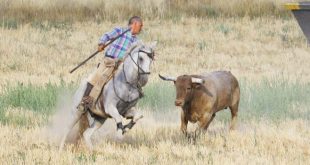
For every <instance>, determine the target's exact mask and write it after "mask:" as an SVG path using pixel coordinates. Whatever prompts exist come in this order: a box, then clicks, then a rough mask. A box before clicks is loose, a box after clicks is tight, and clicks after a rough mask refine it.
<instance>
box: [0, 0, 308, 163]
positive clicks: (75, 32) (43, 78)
mask: <svg viewBox="0 0 310 165" xmlns="http://www.w3.org/2000/svg"><path fill="white" fill-rule="evenodd" d="M24 2H30V0H28V1H24ZM31 2H33V3H27V4H26V6H25V10H26V11H25V12H27V10H28V8H27V5H29V6H31V5H34V6H35V7H34V9H32V8H30V7H29V8H30V9H29V11H36V10H39V9H40V10H41V9H42V10H43V9H44V7H45V6H48V5H46V3H51V6H52V4H54V3H55V4H58V2H60V1H57V3H56V1H51V2H50V1H40V3H34V1H31ZM61 2H64V3H65V1H61ZM76 2H77V3H76V4H77V6H78V5H80V4H81V3H82V1H76ZM117 2H118V1H115V3H117ZM147 2H148V3H149V4H151V3H158V4H159V5H160V4H161V3H160V1H155V2H153V1H147ZM163 2H164V1H163ZM165 2H166V1H165ZM176 2H177V1H176ZM178 2H180V6H183V7H184V5H182V4H183V3H185V2H183V1H178ZM204 2H206V3H211V2H212V5H214V6H216V5H218V6H222V7H223V6H224V5H221V3H223V1H204ZM232 2H239V3H241V2H246V1H245V0H244V1H241V0H240V1H238V0H236V1H232ZM250 2H252V4H255V3H263V2H266V3H267V2H270V1H269V0H264V1H250ZM273 2H275V3H277V4H279V3H280V2H282V1H273ZM1 3H2V4H3V3H10V4H11V5H9V7H11V8H10V9H12V6H14V4H15V5H17V4H18V3H17V2H16V1H1ZM66 3H68V4H69V5H70V3H71V2H66ZM96 3H99V2H98V1H91V2H89V3H88V4H87V5H94V8H96ZM102 3H103V2H102ZM107 3H109V5H113V3H114V1H113V2H112V1H111V2H107ZM148 3H147V4H148ZM195 3H196V1H194V2H193V5H194V4H195ZM232 4H234V3H232ZM175 5H178V3H176V4H175ZM0 6H1V8H5V7H7V6H5V7H4V6H3V5H0ZM230 7H231V8H233V7H232V6H230ZM241 7H242V6H241ZM15 8H16V9H15V10H12V11H10V12H11V14H12V15H10V16H14V17H15V16H16V18H18V16H17V15H18V14H19V13H17V14H16V13H15V15H14V12H16V11H17V10H18V9H19V8H18V5H17V7H15ZM64 8H65V7H64ZM227 8H229V6H227ZM56 9H57V8H56ZM73 9H75V8H73ZM159 9H162V10H163V13H164V12H165V8H162V6H159V7H157V9H156V10H155V11H156V12H158V14H157V15H156V14H155V16H154V17H150V18H156V19H154V20H151V19H149V20H146V21H145V28H144V31H143V33H142V34H141V35H140V37H141V38H142V39H143V40H145V41H152V40H158V41H159V45H158V47H157V51H156V61H155V63H154V65H153V68H152V75H151V79H150V84H153V83H157V82H158V81H160V80H159V79H158V78H157V74H158V73H162V74H165V75H174V76H176V75H180V74H186V73H201V72H205V71H213V70H230V71H232V73H233V74H235V75H236V77H237V78H238V79H243V80H246V81H247V82H260V80H261V79H263V78H266V77H267V78H275V79H277V78H278V77H285V78H287V80H288V81H301V82H302V83H309V82H310V81H309V80H310V68H309V63H308V61H310V49H309V47H307V45H306V40H305V38H304V36H303V34H302V32H301V30H300V29H299V27H298V25H297V23H296V21H295V20H293V19H282V18H270V17H264V16H263V17H258V18H251V17H248V16H246V17H237V18H236V17H235V18H234V17H230V18H224V17H217V18H212V17H208V18H204V19H201V18H198V17H179V18H178V20H175V19H171V20H170V19H167V20H163V19H159V18H161V16H160V12H159ZM44 10H45V9H44ZM46 10H47V9H46ZM141 10H142V9H141ZM157 10H158V11H157ZM182 10H183V9H182ZM184 10H186V9H184ZM64 11H65V10H64ZM78 11H79V10H77V12H78ZM125 11H126V10H125ZM143 11H144V9H143ZM147 11H148V12H150V13H149V14H150V15H152V14H154V13H152V12H153V10H146V9H145V11H144V12H147ZM223 11H228V10H226V9H225V10H223ZM10 12H9V13H10ZM9 13H8V15H9ZM129 13H130V12H129ZM142 13H143V12H142ZM61 14H62V13H61V12H60V15H61ZM82 14H83V13H82ZM127 14H128V13H127ZM143 14H146V13H143ZM146 15H147V14H146ZM267 15H268V14H267ZM43 17H44V15H42V18H43ZM51 17H55V18H56V19H58V17H57V15H51ZM80 17H81V18H82V19H84V17H83V16H80ZM119 17H120V20H122V19H121V18H123V17H122V16H119ZM59 18H63V17H59ZM64 18H65V17H64ZM120 24H123V25H125V24H126V21H119V22H117V23H114V22H111V21H103V22H92V21H89V22H88V21H85V22H75V23H68V22H62V23H59V22H58V23H57V22H49V21H46V22H44V21H43V22H31V23H26V24H22V25H20V26H18V27H16V29H14V28H13V29H10V28H4V27H2V28H1V29H0V43H1V44H0V59H1V60H0V70H1V72H0V75H1V79H0V89H4V88H5V87H6V86H7V84H10V85H13V86H14V84H16V83H18V82H21V83H24V84H27V83H32V84H34V85H37V86H41V85H44V84H46V83H47V82H52V83H60V82H61V81H62V80H63V81H64V82H66V83H70V82H75V83H77V82H79V81H80V80H81V78H82V77H84V76H86V75H87V73H88V72H90V71H91V69H92V68H93V67H94V66H95V65H96V63H97V62H98V61H100V59H101V58H102V55H98V56H97V57H96V58H95V59H93V60H91V61H90V62H89V63H87V64H86V65H85V66H83V67H82V68H80V69H79V70H77V71H76V72H74V74H69V70H70V69H72V68H73V67H74V66H76V65H77V64H78V63H79V62H80V61H82V60H83V59H85V58H86V57H88V55H89V54H90V53H92V52H93V51H95V50H96V45H97V41H98V39H99V37H100V36H101V35H102V33H104V32H106V31H108V30H110V29H111V28H112V27H114V26H116V25H120ZM1 91H2V90H1ZM0 93H1V92H0ZM254 101H255V100H254ZM0 103H1V102H0ZM308 107H309V106H307V105H303V104H299V103H296V104H293V105H292V110H291V111H292V112H293V111H294V112H296V113H299V112H300V113H303V114H305V115H309V108H308ZM142 111H143V113H144V115H145V116H146V117H145V118H144V119H143V120H142V121H141V122H140V123H138V124H137V127H135V128H134V129H133V130H132V131H131V132H129V134H128V135H126V138H125V140H124V142H121V143H119V142H116V141H115V140H113V138H112V137H113V131H114V129H115V124H114V123H113V122H111V121H110V124H109V123H108V125H106V126H105V128H107V129H108V130H109V131H110V132H108V134H107V135H106V134H105V133H102V132H99V133H97V134H96V135H95V137H94V140H95V141H96V144H97V146H96V149H95V151H94V152H90V151H87V149H85V148H84V146H83V145H81V146H80V147H78V148H74V147H72V146H71V147H70V146H68V148H67V149H66V151H64V152H63V153H61V154H59V153H58V146H57V145H56V144H54V143H52V142H50V141H49V140H48V139H47V138H46V136H45V133H46V132H45V129H44V128H42V127H41V124H42V123H43V122H44V120H45V119H46V116H45V114H42V113H35V112H33V111H31V110H28V109H23V108H11V107H10V108H9V109H7V110H6V113H4V115H6V116H7V117H10V116H12V118H15V119H17V120H18V121H19V120H21V121H23V120H22V119H26V120H25V124H26V126H24V127H20V126H18V125H14V124H8V125H0V132H1V133H0V139H2V140H1V141H0V146H1V149H0V161H1V163H2V164H12V163H15V164H36V163H37V164H47V163H49V164H93V163H96V164H102V163H104V164H128V163H130V164H193V163H195V164H295V163H297V164H307V162H309V161H310V159H309V158H310V150H309V148H310V141H309V136H310V129H309V121H308V120H305V119H292V118H287V119H285V120H283V121H280V122H278V123H274V122H271V121H268V120H261V121H257V120H255V121H249V120H239V126H238V128H237V130H236V131H234V132H228V125H229V123H227V122H225V120H224V121H223V120H219V119H217V118H216V119H215V121H213V122H212V124H211V126H210V129H209V131H208V132H207V133H206V134H205V135H202V136H201V137H200V138H199V139H198V140H197V142H196V144H191V143H189V142H188V141H187V140H186V139H185V138H184V137H183V136H182V135H181V134H180V131H179V113H178V111H176V110H175V109H174V110H173V111H171V110H167V112H164V113H163V112H162V111H157V112H156V113H152V112H151V111H152V110H144V109H143V110H142ZM245 111H246V110H240V113H244V112H245ZM158 115H159V117H158ZM226 118H229V113H228V114H227V113H226ZM192 127H193V126H192ZM192 127H191V128H192ZM101 131H103V130H101Z"/></svg>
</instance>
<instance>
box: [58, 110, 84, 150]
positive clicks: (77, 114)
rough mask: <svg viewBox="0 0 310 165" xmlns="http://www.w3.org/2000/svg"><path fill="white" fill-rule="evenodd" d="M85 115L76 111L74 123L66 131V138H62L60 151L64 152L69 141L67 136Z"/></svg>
mask: <svg viewBox="0 0 310 165" xmlns="http://www.w3.org/2000/svg"><path fill="white" fill-rule="evenodd" d="M83 113H85V112H84V111H80V110H78V111H76V112H75V113H74V116H73V119H72V121H71V122H70V123H69V125H68V127H67V129H66V131H65V134H64V136H63V137H62V139H61V143H60V148H59V151H62V149H63V147H64V145H65V142H66V139H67V136H68V134H69V133H70V131H71V130H72V128H73V127H74V125H75V124H76V123H77V122H78V121H79V119H80V118H81V116H82V115H83Z"/></svg>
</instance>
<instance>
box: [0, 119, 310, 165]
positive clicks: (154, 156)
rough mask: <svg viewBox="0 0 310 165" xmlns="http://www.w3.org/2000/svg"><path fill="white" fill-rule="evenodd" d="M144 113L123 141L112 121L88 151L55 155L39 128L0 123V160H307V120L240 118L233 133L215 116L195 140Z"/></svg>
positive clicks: (71, 149)
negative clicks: (115, 133)
mask: <svg viewBox="0 0 310 165" xmlns="http://www.w3.org/2000/svg"><path fill="white" fill-rule="evenodd" d="M147 116H149V117H147V118H145V119H143V121H142V122H140V123H138V124H137V127H135V128H134V129H133V130H132V131H131V132H130V133H129V134H127V135H126V138H125V140H124V141H123V142H122V143H119V142H116V141H115V140H113V138H111V136H113V133H111V132H113V131H111V130H113V129H115V126H114V125H113V126H112V127H109V126H108V127H106V128H105V129H108V132H109V131H110V132H109V133H106V134H104V135H103V134H102V132H99V133H98V132H97V133H96V134H95V137H94V139H95V141H96V148H95V150H94V151H93V152H90V151H87V149H85V147H84V146H83V145H81V146H79V148H75V147H73V146H68V147H67V148H66V150H65V151H63V152H62V153H61V154H59V153H58V147H57V145H55V144H53V143H51V142H48V141H47V139H46V138H45V136H43V135H42V134H43V133H44V130H43V129H42V128H40V127H37V126H32V127H30V128H25V127H17V128H14V127H12V126H0V130H1V133H0V138H1V139H2V140H1V141H0V144H1V146H3V147H4V148H5V149H4V148H2V149H1V150H0V160H1V162H2V163H4V164H11V163H12V162H14V163H15V164H47V163H49V164H93V163H96V164H102V163H103V164H127V163H129V162H130V164H295V163H297V164H307V162H309V161H310V150H309V148H310V143H309V138H308V137H309V136H310V130H309V123H308V122H306V121H303V120H286V121H283V122H282V123H279V124H274V123H270V122H268V121H260V122H240V123H239V126H238V129H237V130H236V131H233V132H228V125H227V123H223V122H220V121H218V120H215V121H213V123H212V124H211V126H210V129H209V131H208V133H207V134H205V135H202V136H200V138H199V139H198V140H197V141H196V143H195V144H194V143H189V142H188V141H187V140H186V139H185V138H184V137H183V135H181V134H180V131H179V126H178V124H176V123H175V122H167V121H160V120H154V118H152V115H150V114H147ZM34 120H36V119H35V118H34ZM108 123H110V125H112V124H114V123H113V122H111V121H109V122H108ZM101 131H102V130H101ZM100 133H101V134H100Z"/></svg>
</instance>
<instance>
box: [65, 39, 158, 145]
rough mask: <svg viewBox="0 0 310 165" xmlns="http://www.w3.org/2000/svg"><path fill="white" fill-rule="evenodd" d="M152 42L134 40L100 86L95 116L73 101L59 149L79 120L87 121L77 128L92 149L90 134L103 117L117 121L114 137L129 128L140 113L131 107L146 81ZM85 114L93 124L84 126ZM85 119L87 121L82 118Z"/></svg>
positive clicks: (141, 94)
mask: <svg viewBox="0 0 310 165" xmlns="http://www.w3.org/2000/svg"><path fill="white" fill-rule="evenodd" d="M155 46H156V42H153V43H151V44H150V45H146V44H143V43H142V42H137V43H136V44H134V45H133V46H132V47H131V48H130V49H129V51H128V53H127V55H126V57H125V59H124V62H123V63H122V64H121V65H120V66H119V68H118V70H117V71H116V73H115V75H114V77H113V78H112V79H111V80H110V81H109V82H108V83H107V84H106V85H105V87H104V88H103V90H102V92H101V94H100V96H99V98H98V101H97V103H96V108H97V111H98V110H99V111H101V112H102V115H96V114H93V113H92V112H86V113H83V112H80V111H78V110H77V108H76V107H77V105H78V104H79V102H76V103H75V104H76V105H75V106H74V107H73V109H74V110H73V119H72V122H71V123H70V124H69V125H68V127H67V129H66V132H65V135H64V136H63V138H62V140H61V144H60V150H62V148H63V146H64V143H65V141H66V138H67V136H68V134H69V132H70V131H71V129H72V128H73V127H74V125H75V124H76V123H77V122H78V121H79V120H80V119H81V120H84V121H80V123H84V125H85V123H87V126H88V128H87V129H86V131H84V130H85V128H80V131H82V132H83V133H82V134H83V138H84V140H85V142H86V145H87V147H88V148H89V149H93V145H92V142H91V136H92V134H93V133H94V131H96V130H97V129H98V128H100V127H101V126H102V124H103V123H104V122H105V121H106V119H107V118H113V119H114V120H115V122H116V124H117V133H116V137H117V138H118V139H122V138H123V134H124V133H125V132H126V131H128V130H129V129H131V128H132V127H133V126H134V124H135V123H136V122H137V121H138V120H139V119H141V118H142V117H143V116H142V114H141V113H139V112H138V111H137V110H136V109H135V105H136V104H137V102H138V100H139V99H140V98H141V97H142V96H143V92H142V87H143V86H145V85H146V83H147V82H148V76H149V74H150V73H151V72H150V67H151V64H152V61H153V60H154V48H155ZM80 89H81V90H82V91H85V89H86V83H84V84H82V85H81V87H80ZM77 93H78V95H79V100H81V99H82V97H83V95H82V94H83V92H81V91H78V92H77ZM89 114H91V115H89ZM87 115H88V116H92V118H93V119H94V120H93V123H92V124H91V125H90V126H89V125H88V121H89V120H88V118H87ZM123 117H125V118H127V119H131V121H130V123H129V124H127V125H123V124H122V118H123ZM85 120H87V121H85Z"/></svg>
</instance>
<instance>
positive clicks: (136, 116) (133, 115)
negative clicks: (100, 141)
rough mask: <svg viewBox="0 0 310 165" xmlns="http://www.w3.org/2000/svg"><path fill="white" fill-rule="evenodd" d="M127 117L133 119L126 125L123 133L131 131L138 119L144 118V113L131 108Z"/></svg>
mask: <svg viewBox="0 0 310 165" xmlns="http://www.w3.org/2000/svg"><path fill="white" fill-rule="evenodd" d="M125 117H126V119H131V121H130V122H129V123H128V124H126V125H125V126H124V128H123V134H124V133H126V132H127V131H129V130H130V129H131V128H132V127H133V126H134V125H135V124H136V123H137V121H138V120H140V119H142V118H143V115H142V114H141V113H140V112H139V111H138V110H137V109H136V108H131V109H130V110H129V111H127V113H126V114H125Z"/></svg>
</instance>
